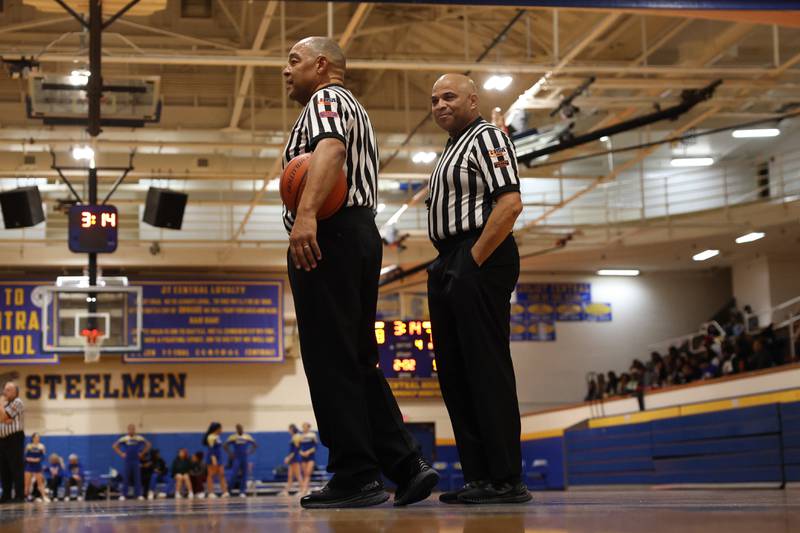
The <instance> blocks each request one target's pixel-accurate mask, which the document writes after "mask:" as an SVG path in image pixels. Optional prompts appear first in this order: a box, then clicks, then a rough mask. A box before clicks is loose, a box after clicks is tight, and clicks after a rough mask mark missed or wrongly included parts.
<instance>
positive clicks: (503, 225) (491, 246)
mask: <svg viewBox="0 0 800 533" xmlns="http://www.w3.org/2000/svg"><path fill="white" fill-rule="evenodd" d="M520 213H522V199H521V198H520V195H519V193H518V192H508V193H506V194H503V195H502V196H501V197H500V198H499V199H498V200H497V204H496V205H495V207H494V209H493V210H492V213H491V214H490V215H489V219H488V220H487V221H486V225H485V226H484V228H483V232H482V233H481V236H480V237H479V238H478V240H477V241H476V242H475V244H474V245H473V247H472V256H473V257H474V258H475V262H476V263H478V265H482V264H483V263H484V261H486V260H487V259H488V258H489V256H490V255H492V253H494V251H495V250H496V249H497V247H498V246H500V243H502V242H503V241H504V240H505V239H506V237H508V234H509V233H511V231H512V230H513V229H514V223H515V222H516V221H517V217H519V215H520Z"/></svg>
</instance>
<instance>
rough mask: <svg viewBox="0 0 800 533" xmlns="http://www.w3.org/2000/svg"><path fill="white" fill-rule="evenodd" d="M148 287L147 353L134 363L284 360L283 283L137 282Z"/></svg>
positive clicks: (131, 357)
mask: <svg viewBox="0 0 800 533" xmlns="http://www.w3.org/2000/svg"><path fill="white" fill-rule="evenodd" d="M133 284H134V285H141V286H142V287H143V289H144V302H143V303H144V305H143V310H144V321H143V324H144V325H143V328H142V329H143V332H142V333H143V335H142V346H143V350H142V352H141V353H131V354H126V355H125V361H126V362H129V363H165V362H171V363H172V362H183V363H207V362H219V363H232V362H238V363H244V362H247V363H250V362H252V363H259V362H261V363H263V362H282V361H283V283H282V282H281V281H278V280H274V281H273V280H265V281H236V282H229V281H136V282H133Z"/></svg>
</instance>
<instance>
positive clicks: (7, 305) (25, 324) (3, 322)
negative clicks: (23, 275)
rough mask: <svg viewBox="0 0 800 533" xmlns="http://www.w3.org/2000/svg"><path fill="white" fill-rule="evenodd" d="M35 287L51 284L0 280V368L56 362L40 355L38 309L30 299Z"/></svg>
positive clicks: (50, 354) (53, 355)
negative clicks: (0, 366) (2, 366)
mask: <svg viewBox="0 0 800 533" xmlns="http://www.w3.org/2000/svg"><path fill="white" fill-rule="evenodd" d="M39 285H52V282H48V281H6V280H1V281H0V365H26V364H39V365H41V364H55V363H58V355H56V354H53V353H44V352H42V316H41V312H42V310H41V308H39V307H37V306H36V305H34V303H33V300H32V299H31V295H32V293H33V289H34V288H35V287H37V286H39Z"/></svg>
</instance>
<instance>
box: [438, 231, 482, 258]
mask: <svg viewBox="0 0 800 533" xmlns="http://www.w3.org/2000/svg"><path fill="white" fill-rule="evenodd" d="M481 233H483V228H481V229H476V230H472V231H467V232H465V233H459V234H458V235H453V236H452V237H448V238H446V239H442V240H441V241H433V246H434V247H436V250H438V252H439V253H440V254H446V253H449V252H452V251H453V250H455V249H456V248H458V247H459V246H461V245H462V244H464V242H465V241H469V240H473V241H476V240H478V238H479V237H480V236H481Z"/></svg>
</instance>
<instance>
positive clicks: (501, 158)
mask: <svg viewBox="0 0 800 533" xmlns="http://www.w3.org/2000/svg"><path fill="white" fill-rule="evenodd" d="M488 153H489V157H490V158H491V159H492V163H493V164H494V168H503V167H507V166H508V165H510V164H511V161H509V160H508V152H507V151H506V148H505V146H501V147H499V148H492V149H490V150H489V152H488Z"/></svg>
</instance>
